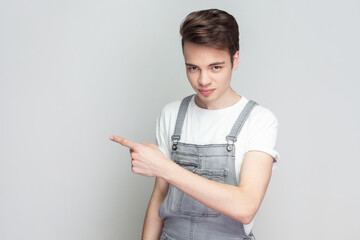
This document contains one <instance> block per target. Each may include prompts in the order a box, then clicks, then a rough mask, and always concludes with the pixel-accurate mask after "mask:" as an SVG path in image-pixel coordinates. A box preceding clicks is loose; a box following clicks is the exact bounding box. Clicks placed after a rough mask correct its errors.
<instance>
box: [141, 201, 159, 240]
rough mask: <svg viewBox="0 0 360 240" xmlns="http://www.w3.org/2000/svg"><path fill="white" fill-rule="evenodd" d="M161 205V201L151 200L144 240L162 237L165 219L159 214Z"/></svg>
mask: <svg viewBox="0 0 360 240" xmlns="http://www.w3.org/2000/svg"><path fill="white" fill-rule="evenodd" d="M160 205H161V203H160V204H159V201H154V200H153V199H151V200H150V202H149V206H148V208H147V211H146V215H145V220H144V227H143V232H142V239H143V240H158V239H159V238H160V235H161V231H162V227H163V220H162V219H161V218H160V217H159V216H158V210H159V208H160Z"/></svg>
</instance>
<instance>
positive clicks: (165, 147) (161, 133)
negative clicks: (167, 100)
mask: <svg viewBox="0 0 360 240" xmlns="http://www.w3.org/2000/svg"><path fill="white" fill-rule="evenodd" d="M165 129H166V126H165V119H164V112H162V113H161V114H160V116H159V117H158V118H157V120H156V138H155V142H156V145H157V146H158V147H159V149H160V150H161V151H162V152H163V153H164V154H165V156H166V157H168V158H170V156H171V150H170V147H169V146H170V143H169V136H168V134H166V133H167V132H166V130H165Z"/></svg>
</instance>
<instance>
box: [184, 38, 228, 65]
mask: <svg viewBox="0 0 360 240" xmlns="http://www.w3.org/2000/svg"><path fill="white" fill-rule="evenodd" d="M184 57H185V62H186V63H191V64H195V65H199V66H200V65H207V64H211V63H213V62H225V64H226V63H230V61H231V60H230V54H229V52H228V51H227V50H220V49H216V48H213V47H210V46H204V45H200V44H196V43H192V42H187V41H186V42H185V43H184Z"/></svg>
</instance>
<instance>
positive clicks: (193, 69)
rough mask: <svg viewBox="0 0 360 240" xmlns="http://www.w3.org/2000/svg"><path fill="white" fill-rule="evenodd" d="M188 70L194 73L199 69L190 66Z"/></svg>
mask: <svg viewBox="0 0 360 240" xmlns="http://www.w3.org/2000/svg"><path fill="white" fill-rule="evenodd" d="M188 70H189V71H190V72H194V71H196V70H198V67H195V66H189V67H188Z"/></svg>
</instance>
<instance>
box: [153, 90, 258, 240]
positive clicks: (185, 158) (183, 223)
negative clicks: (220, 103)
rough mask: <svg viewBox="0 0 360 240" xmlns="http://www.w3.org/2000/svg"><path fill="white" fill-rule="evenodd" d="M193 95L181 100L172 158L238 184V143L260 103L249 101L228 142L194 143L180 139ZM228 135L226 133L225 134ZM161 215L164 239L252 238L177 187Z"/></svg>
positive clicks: (198, 171)
mask: <svg viewBox="0 0 360 240" xmlns="http://www.w3.org/2000/svg"><path fill="white" fill-rule="evenodd" d="M192 96H193V95H191V96H188V97H186V98H184V99H183V101H182V102H181V105H180V108H179V112H178V116H177V120H176V124H175V130H174V134H173V136H172V137H171V139H172V142H173V145H172V152H171V159H172V160H173V161H174V162H175V163H177V164H179V165H180V166H182V167H183V168H185V169H187V170H189V171H191V172H193V173H195V174H198V175H200V176H202V177H205V178H207V179H211V180H214V181H217V182H221V183H225V184H231V185H235V186H236V185H237V180H236V176H235V145H234V143H235V142H236V138H237V136H238V134H239V133H240V131H241V129H242V127H243V125H244V123H245V121H246V119H247V118H248V116H249V114H250V112H251V110H252V109H253V108H254V107H255V106H256V105H257V103H256V102H254V101H252V100H249V102H248V103H247V104H246V106H245V108H244V109H243V111H242V112H241V113H240V115H239V117H238V118H237V120H236V121H235V123H234V125H233V127H232V129H231V131H230V134H229V135H228V136H226V140H227V144H207V145H195V144H187V143H182V142H179V140H180V137H181V130H182V126H183V123H184V119H185V115H186V111H187V108H188V105H189V102H190V100H191V98H192ZM224 137H225V136H224ZM159 217H160V218H162V219H163V220H164V227H163V231H162V234H161V237H160V239H161V240H165V239H167V240H190V239H194V240H251V239H255V238H254V237H253V235H252V233H250V235H247V234H246V233H245V232H244V226H243V224H242V223H241V222H239V221H236V220H234V219H232V218H230V217H228V216H225V215H223V214H220V213H219V212H216V211H214V210H212V209H211V208H208V207H206V206H205V205H203V204H202V203H200V202H198V201H197V200H194V199H193V198H192V197H190V196H189V195H187V194H185V193H184V192H182V191H180V190H179V189H177V188H176V187H174V186H172V185H171V184H170V185H169V190H168V193H167V195H166V198H165V199H164V202H163V203H162V205H161V207H160V209H159Z"/></svg>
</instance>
